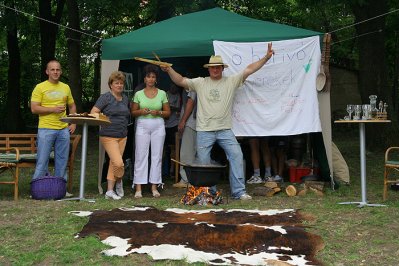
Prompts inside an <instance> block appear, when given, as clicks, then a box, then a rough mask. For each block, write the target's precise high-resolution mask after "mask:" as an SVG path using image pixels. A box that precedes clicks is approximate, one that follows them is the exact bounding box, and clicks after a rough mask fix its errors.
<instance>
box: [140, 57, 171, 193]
mask: <svg viewBox="0 0 399 266" xmlns="http://www.w3.org/2000/svg"><path fill="white" fill-rule="evenodd" d="M144 73H145V77H144V83H145V88H144V89H142V90H140V91H138V92H136V93H135V94H134V98H133V106H132V115H133V116H134V117H137V128H136V139H135V143H136V150H135V162H134V179H133V188H134V186H136V193H135V194H134V197H135V198H141V197H142V193H141V185H143V184H148V183H151V192H152V195H153V196H154V197H156V198H158V197H159V196H160V194H159V192H158V190H157V186H158V185H160V184H162V171H161V169H162V152H163V144H164V141H165V123H164V120H163V119H164V118H168V117H169V115H170V107H169V103H168V99H167V97H166V93H165V91H163V90H160V89H158V88H157V87H156V84H157V76H158V67H156V66H154V65H147V66H145V67H144ZM150 145H151V168H150V176H149V177H148V154H149V150H150V149H149V148H150Z"/></svg>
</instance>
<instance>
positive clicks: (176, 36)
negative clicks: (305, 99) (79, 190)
mask: <svg viewBox="0 0 399 266" xmlns="http://www.w3.org/2000/svg"><path fill="white" fill-rule="evenodd" d="M316 35H318V36H321V35H322V33H320V32H316V31H311V30H306V29H301V28H296V27H292V26H288V25H283V24H278V23H272V22H267V21H262V20H257V19H252V18H248V17H245V16H242V15H238V14H235V13H233V12H230V11H226V10H223V9H221V8H213V9H209V10H205V11H200V12H194V13H190V14H186V15H181V16H176V17H173V18H170V19H167V20H164V21H161V22H158V23H154V24H152V25H149V26H146V27H143V28H140V29H137V30H134V31H132V32H129V33H126V34H123V35H120V36H117V37H114V38H110V39H105V40H103V41H102V69H101V88H102V92H106V91H108V85H107V81H108V77H109V74H110V73H111V72H112V71H114V70H117V69H119V68H120V62H121V61H122V62H124V64H126V63H128V64H129V62H131V64H134V62H135V60H133V58H134V57H143V58H151V59H154V58H153V57H154V55H153V51H155V52H156V53H157V54H158V55H159V56H160V57H161V58H162V59H166V58H168V59H169V58H172V59H173V58H187V57H191V58H192V57H204V56H206V57H209V56H210V55H212V54H213V53H214V51H213V41H214V40H218V41H228V42H268V41H278V40H289V39H299V38H305V37H310V36H316ZM136 63H137V61H136ZM315 82H316V81H315ZM318 98H319V106H320V107H319V108H320V110H319V113H320V118H321V124H322V132H323V139H324V146H325V149H326V158H327V160H326V161H328V165H327V167H328V166H329V171H330V176H331V177H332V156H331V113H330V93H329V92H323V93H319V94H318ZM315 111H317V110H315ZM100 154H101V153H100ZM100 162H102V160H101V159H100ZM99 165H102V163H100V164H99ZM100 168H101V167H100ZM101 170H102V169H99V171H100V175H101ZM99 190H100V191H102V189H101V185H100V184H99Z"/></svg>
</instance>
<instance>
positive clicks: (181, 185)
mask: <svg viewBox="0 0 399 266" xmlns="http://www.w3.org/2000/svg"><path fill="white" fill-rule="evenodd" d="M173 187H175V188H187V187H191V185H190V184H189V183H186V182H184V181H183V180H180V181H179V182H177V183H175V184H173Z"/></svg>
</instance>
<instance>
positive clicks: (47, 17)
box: [39, 0, 66, 80]
mask: <svg viewBox="0 0 399 266" xmlns="http://www.w3.org/2000/svg"><path fill="white" fill-rule="evenodd" d="M65 1H66V0H39V16H40V18H42V20H40V21H39V24H40V52H41V59H42V61H41V66H42V69H43V70H44V69H46V64H47V62H48V61H50V60H51V59H54V56H55V46H56V41H57V33H58V28H59V27H58V25H59V24H60V21H61V16H62V11H63V9H64V6H65ZM53 10H55V11H54V15H53ZM46 79H47V76H46V74H45V73H44V71H43V72H42V80H46Z"/></svg>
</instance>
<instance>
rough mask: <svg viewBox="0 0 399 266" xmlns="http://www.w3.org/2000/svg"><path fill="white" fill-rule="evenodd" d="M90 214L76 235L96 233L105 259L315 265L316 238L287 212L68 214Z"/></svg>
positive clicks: (149, 209)
mask: <svg viewBox="0 0 399 266" xmlns="http://www.w3.org/2000/svg"><path fill="white" fill-rule="evenodd" d="M71 213H73V214H75V215H79V216H90V219H89V222H88V223H87V224H86V225H85V226H84V227H83V229H82V231H81V232H80V233H78V234H77V237H85V236H88V235H97V236H99V237H100V239H101V240H102V242H103V243H105V244H108V245H110V246H111V247H112V248H110V249H108V250H105V251H103V253H104V254H106V255H109V256H126V255H128V254H130V253H133V252H135V253H147V254H148V255H150V256H151V257H152V258H153V259H154V260H166V259H170V260H186V261H187V262H190V263H193V262H204V263H208V264H214V265H226V264H227V265H228V264H234V265H237V264H245V265H319V264H321V263H320V262H319V261H317V260H316V259H315V254H316V253H317V252H318V251H319V250H321V249H322V248H323V247H324V245H323V241H322V239H321V237H319V236H317V235H314V234H311V233H309V232H306V231H305V230H304V227H303V226H302V225H301V222H302V221H303V220H304V217H303V216H302V215H301V214H300V213H299V212H297V211H295V210H292V209H288V210H266V211H260V210H242V209H233V210H221V209H220V210H219V209H211V210H209V209H208V210H183V209H167V210H164V211H162V210H158V209H155V208H153V207H133V208H119V209H114V210H111V211H101V210H97V211H94V212H71Z"/></svg>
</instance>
